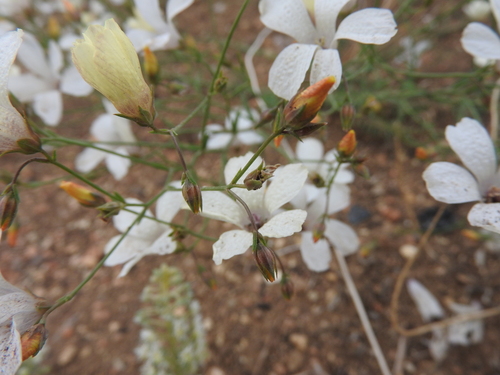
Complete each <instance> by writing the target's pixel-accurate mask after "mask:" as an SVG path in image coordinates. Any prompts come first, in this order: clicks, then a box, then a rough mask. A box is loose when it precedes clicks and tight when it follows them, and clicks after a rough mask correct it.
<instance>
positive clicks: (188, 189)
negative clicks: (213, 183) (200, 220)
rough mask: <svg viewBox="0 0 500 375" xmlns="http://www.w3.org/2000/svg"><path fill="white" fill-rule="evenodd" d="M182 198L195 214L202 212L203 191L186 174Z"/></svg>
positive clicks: (183, 181)
mask: <svg viewBox="0 0 500 375" xmlns="http://www.w3.org/2000/svg"><path fill="white" fill-rule="evenodd" d="M182 196H183V197H184V200H185V201H186V203H187V204H188V206H189V208H190V209H191V211H193V213H194V214H197V213H199V212H200V211H202V209H203V200H202V197H201V189H200V187H199V186H198V184H197V183H196V181H194V180H193V179H192V178H191V176H189V174H187V173H186V172H184V173H183V175H182Z"/></svg>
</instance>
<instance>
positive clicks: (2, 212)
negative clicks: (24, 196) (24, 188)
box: [0, 185, 19, 231]
mask: <svg viewBox="0 0 500 375" xmlns="http://www.w3.org/2000/svg"><path fill="white" fill-rule="evenodd" d="M18 204H19V196H18V195H17V190H16V187H15V186H12V185H9V186H7V187H6V188H5V190H4V192H3V194H2V199H1V200H0V231H5V230H7V229H9V227H10V226H11V225H12V223H13V222H14V219H15V218H16V214H17V207H18Z"/></svg>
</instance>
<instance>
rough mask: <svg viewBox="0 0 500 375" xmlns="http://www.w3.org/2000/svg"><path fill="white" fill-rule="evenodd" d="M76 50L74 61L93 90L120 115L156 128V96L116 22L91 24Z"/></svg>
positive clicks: (133, 49)
mask: <svg viewBox="0 0 500 375" xmlns="http://www.w3.org/2000/svg"><path fill="white" fill-rule="evenodd" d="M83 37H84V39H78V40H77V41H76V42H75V43H74V45H73V48H72V57H73V62H74V64H75V66H76V68H77V69H78V71H79V72H80V74H81V75H82V77H83V79H84V80H85V81H87V82H88V83H89V84H90V85H91V86H92V87H94V88H95V89H96V90H97V91H99V92H100V93H101V94H103V95H104V96H105V97H106V98H108V99H109V101H111V102H112V103H113V105H114V106H115V107H116V109H117V110H118V111H119V112H120V114H119V116H121V117H124V118H127V119H129V120H132V121H135V122H136V123H137V124H139V125H141V126H152V124H153V120H154V118H155V116H156V111H155V109H154V106H153V93H152V91H151V89H150V88H149V86H148V85H147V84H146V82H145V81H144V78H143V76H142V72H141V65H140V63H139V57H138V56H137V53H136V52H135V48H134V46H133V45H132V42H131V41H130V39H128V37H127V36H126V35H125V33H124V32H123V31H122V30H121V29H120V26H118V24H117V23H116V22H115V20H113V19H109V20H107V21H106V22H105V24H104V27H103V26H101V25H91V26H89V28H88V29H87V31H86V32H85V33H83Z"/></svg>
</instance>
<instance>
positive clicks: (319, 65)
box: [311, 49, 342, 92]
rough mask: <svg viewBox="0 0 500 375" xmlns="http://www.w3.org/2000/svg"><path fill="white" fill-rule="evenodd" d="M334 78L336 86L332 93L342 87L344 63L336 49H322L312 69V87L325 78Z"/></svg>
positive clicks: (316, 55) (317, 54)
mask: <svg viewBox="0 0 500 375" xmlns="http://www.w3.org/2000/svg"><path fill="white" fill-rule="evenodd" d="M330 76H334V77H335V84H334V85H333V87H332V88H331V89H330V91H329V92H332V91H333V90H335V89H336V88H337V87H339V85H340V80H341V79H342V62H341V61H340V56H339V51H337V50H336V49H320V50H318V51H316V54H315V55H314V59H313V63H312V67H311V85H312V84H314V83H316V82H318V81H320V80H322V79H323V78H326V77H330Z"/></svg>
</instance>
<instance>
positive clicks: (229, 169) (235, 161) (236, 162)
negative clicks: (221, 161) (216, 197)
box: [224, 152, 262, 184]
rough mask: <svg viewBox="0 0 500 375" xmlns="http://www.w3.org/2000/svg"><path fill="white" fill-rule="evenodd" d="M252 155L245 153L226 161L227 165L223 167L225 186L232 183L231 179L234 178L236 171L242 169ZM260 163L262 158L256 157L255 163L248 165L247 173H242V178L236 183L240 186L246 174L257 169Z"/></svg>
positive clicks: (251, 153)
mask: <svg viewBox="0 0 500 375" xmlns="http://www.w3.org/2000/svg"><path fill="white" fill-rule="evenodd" d="M253 155H254V154H253V152H247V153H246V154H245V155H243V156H238V157H234V158H231V159H229V160H228V161H227V164H226V166H225V167H224V178H225V180H226V184H229V183H230V182H231V181H232V179H233V178H234V176H236V174H237V173H238V171H239V170H240V169H242V168H243V167H244V166H245V165H246V164H247V163H248V162H249V161H250V159H251V158H252V157H253ZM261 163H262V158H260V157H257V159H255V161H254V162H253V163H252V164H251V165H250V167H249V168H248V169H247V171H246V172H245V173H243V176H241V178H240V179H239V180H238V181H237V182H236V183H237V184H242V183H243V180H244V179H245V177H246V176H247V175H248V173H250V172H252V171H253V170H255V169H257V168H258V166H259V165H260V164H261Z"/></svg>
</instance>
